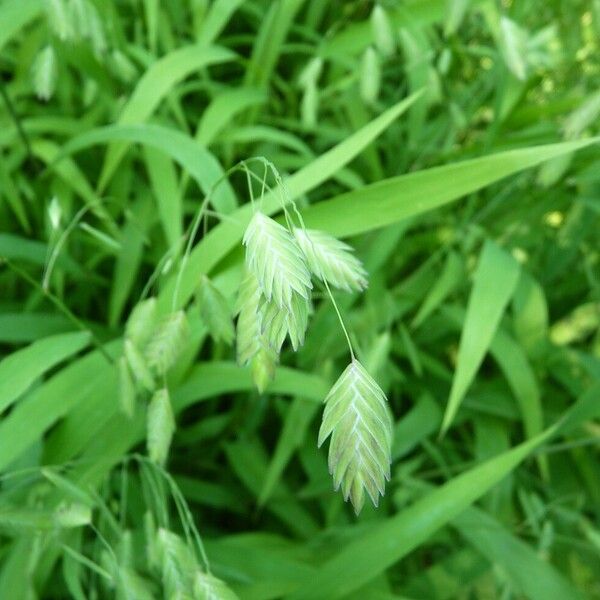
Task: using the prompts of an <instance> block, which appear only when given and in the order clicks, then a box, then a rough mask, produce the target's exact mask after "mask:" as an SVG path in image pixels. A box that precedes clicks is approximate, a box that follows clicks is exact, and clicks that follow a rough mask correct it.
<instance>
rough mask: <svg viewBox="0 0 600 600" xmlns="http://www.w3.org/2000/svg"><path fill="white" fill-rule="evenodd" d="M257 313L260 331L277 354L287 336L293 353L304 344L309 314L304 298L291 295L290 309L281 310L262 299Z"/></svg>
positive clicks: (308, 307)
mask: <svg viewBox="0 0 600 600" xmlns="http://www.w3.org/2000/svg"><path fill="white" fill-rule="evenodd" d="M259 311H260V321H261V330H262V332H263V334H264V335H265V336H266V338H267V340H268V341H269V344H270V345H271V346H272V347H273V348H274V349H275V350H276V351H277V352H280V351H281V346H282V345H283V342H284V340H285V338H286V336H289V338H290V342H291V344H292V348H293V349H294V351H297V350H298V348H299V347H300V346H302V345H303V344H304V337H305V335H306V328H307V327H308V315H309V313H310V303H309V302H308V300H306V298H303V297H302V296H300V295H299V294H292V301H291V306H290V308H289V309H285V308H284V309H281V308H279V307H278V306H277V305H276V304H275V303H274V302H273V301H271V302H269V301H268V300H266V299H265V298H264V297H263V298H261V304H260V307H259Z"/></svg>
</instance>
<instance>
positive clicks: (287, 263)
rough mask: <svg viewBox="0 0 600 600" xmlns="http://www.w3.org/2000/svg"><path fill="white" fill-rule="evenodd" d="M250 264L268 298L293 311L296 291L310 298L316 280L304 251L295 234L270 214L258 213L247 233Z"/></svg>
mask: <svg viewBox="0 0 600 600" xmlns="http://www.w3.org/2000/svg"><path fill="white" fill-rule="evenodd" d="M243 241H244V245H245V246H246V265H247V267H248V270H249V271H251V272H253V273H254V274H255V275H256V278H257V279H258V282H259V285H260V288H261V290H262V293H263V295H264V297H265V298H266V299H267V300H269V301H271V300H273V301H274V302H275V304H276V305H277V306H278V307H279V308H285V309H288V310H292V309H293V306H292V302H293V296H294V294H299V295H300V296H301V297H302V298H304V299H305V300H308V299H309V298H310V290H311V289H312V283H311V281H310V273H309V271H308V268H307V266H306V263H305V262H304V257H303V255H302V252H301V251H300V249H299V248H298V245H297V244H296V242H295V241H294V238H293V237H292V235H291V233H290V232H289V231H288V230H287V229H286V228H285V227H283V226H282V225H280V224H279V223H277V222H276V221H274V220H273V219H271V218H270V217H268V216H266V215H264V214H262V213H261V212H256V213H255V214H254V216H253V217H252V220H251V221H250V223H249V224H248V228H247V229H246V233H245V234H244V240H243Z"/></svg>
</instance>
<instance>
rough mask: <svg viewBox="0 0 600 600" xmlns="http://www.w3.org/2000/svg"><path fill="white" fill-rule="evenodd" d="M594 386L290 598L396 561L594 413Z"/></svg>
mask: <svg viewBox="0 0 600 600" xmlns="http://www.w3.org/2000/svg"><path fill="white" fill-rule="evenodd" d="M599 391H600V386H595V388H593V389H590V390H589V392H588V393H587V394H585V395H584V396H582V397H581V398H580V399H579V400H578V401H577V402H576V403H575V404H574V405H573V406H572V408H571V409H570V410H569V411H568V413H567V414H566V415H565V417H563V418H562V419H561V420H560V421H559V423H557V424H556V425H553V426H552V427H550V428H549V429H547V430H546V431H544V433H542V434H541V435H539V436H537V437H536V438H534V439H531V440H528V441H526V442H524V443H523V444H520V445H519V446H516V447H515V448H512V449H511V450H509V451H508V452H505V453H503V454H501V455H500V456H497V457H495V458H493V459H491V460H488V461H486V462H485V463H483V464H482V465H480V466H477V467H475V468H473V469H470V470H469V471H467V472H466V473H463V474H462V475H459V476H457V477H455V478H454V479H452V480H451V481H449V482H448V483H446V484H444V485H443V486H441V487H440V488H438V489H436V490H435V491H433V492H431V493H430V494H427V495H426V496H425V497H424V498H422V499H420V500H418V501H417V502H415V503H414V504H413V505H412V506H410V507H409V508H407V509H405V510H403V511H402V512H400V513H398V514H397V515H395V516H393V517H391V518H389V519H386V520H385V521H382V522H380V523H378V524H376V525H374V526H373V527H372V528H371V529H370V530H368V531H366V532H364V533H363V534H362V535H361V536H357V539H355V540H354V541H352V542H350V543H348V544H346V546H345V547H344V548H343V549H342V550H340V551H339V552H338V553H337V554H335V555H334V556H333V557H332V558H331V559H329V560H328V561H326V562H325V563H324V564H323V566H322V567H321V568H320V569H319V571H318V572H317V574H316V575H315V576H314V577H312V578H311V582H310V586H304V587H303V588H302V589H300V590H298V591H297V592H295V593H294V594H292V595H291V596H290V598H293V600H300V599H301V598H302V599H309V598H310V599H312V598H315V599H317V598H331V599H334V598H341V597H343V596H345V595H346V594H348V593H350V592H352V591H353V590H355V589H357V588H359V587H360V586H362V585H363V584H365V583H366V582H368V581H370V580H371V579H373V578H374V577H376V576H377V575H379V574H380V573H382V572H383V571H384V570H385V569H387V568H388V567H390V566H392V565H393V564H395V563H397V562H398V561H399V560H400V559H402V558H403V557H404V556H406V555H407V554H408V553H409V552H411V551H412V550H413V549H415V548H417V547H418V546H420V545H421V544H422V543H423V542H425V541H426V540H427V539H429V537H430V536H431V535H432V534H434V533H435V532H436V531H437V530H438V529H440V527H443V526H444V525H446V524H447V523H448V522H450V521H451V520H452V519H454V518H455V517H458V516H459V515H460V514H461V513H462V512H463V511H464V510H465V509H466V508H468V507H469V506H470V505H471V504H472V503H473V502H474V501H475V500H477V499H478V498H480V497H481V496H483V495H484V494H485V493H486V492H487V491H488V490H490V489H491V488H492V487H493V486H494V485H496V484H497V483H498V482H499V481H501V480H502V479H503V478H504V477H505V476H506V475H508V474H509V473H510V472H511V471H513V470H514V469H515V468H516V467H517V466H518V465H519V464H520V463H521V462H522V461H523V460H524V459H525V458H527V456H529V455H530V454H531V453H532V452H533V451H534V450H535V449H536V448H537V447H538V446H540V445H541V444H543V443H545V442H546V441H548V440H549V439H550V438H551V437H553V436H555V435H557V434H558V433H566V432H568V431H571V430H572V429H573V428H575V427H577V426H579V425H580V424H581V423H582V422H583V421H585V420H586V419H589V418H591V417H592V416H594V415H596V416H597V415H598V414H600V407H599V406H598V402H597V394H598V392H599ZM382 549H385V552H383V551H382Z"/></svg>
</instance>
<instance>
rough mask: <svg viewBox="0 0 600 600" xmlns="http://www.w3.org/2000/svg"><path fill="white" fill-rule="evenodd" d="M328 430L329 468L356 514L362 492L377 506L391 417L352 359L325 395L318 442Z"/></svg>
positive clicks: (388, 449) (386, 461)
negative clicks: (329, 438) (329, 439)
mask: <svg viewBox="0 0 600 600" xmlns="http://www.w3.org/2000/svg"><path fill="white" fill-rule="evenodd" d="M330 435H331V441H330V445H329V471H330V473H331V474H332V475H333V484H334V488H335V489H336V490H337V489H338V488H339V487H340V486H341V488H342V492H343V494H344V499H345V500H348V498H349V499H350V502H352V505H353V506H354V510H355V512H356V514H358V513H359V512H360V511H361V509H362V507H363V504H364V499H365V494H364V491H365V490H367V493H368V494H369V496H370V497H371V500H372V501H373V504H374V505H375V506H377V504H378V501H379V495H382V496H383V494H384V492H385V481H386V479H387V480H389V478H390V463H391V444H392V421H391V417H390V413H389V411H388V408H387V399H386V397H385V394H384V393H383V391H382V390H381V388H380V387H379V386H378V385H377V383H376V382H375V381H374V379H373V378H372V377H371V376H370V375H369V374H368V373H367V371H366V370H365V368H364V367H363V366H362V365H361V364H360V363H359V362H358V361H357V360H356V359H353V360H352V362H351V363H350V364H349V365H348V367H347V368H346V370H345V371H344V372H343V373H342V375H341V376H340V378H339V379H338V380H337V381H336V383H335V384H334V385H333V387H332V388H331V390H330V392H329V394H327V397H326V398H325V411H324V414H323V422H322V424H321V429H320V430H319V441H318V444H319V447H320V446H321V445H322V444H323V442H324V441H325V440H326V439H327V438H328V437H329V436H330Z"/></svg>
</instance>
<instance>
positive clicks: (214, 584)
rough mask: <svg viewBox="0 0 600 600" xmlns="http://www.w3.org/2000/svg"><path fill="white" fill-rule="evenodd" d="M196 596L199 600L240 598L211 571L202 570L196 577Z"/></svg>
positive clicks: (232, 599) (233, 599) (235, 599)
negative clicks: (204, 571)
mask: <svg viewBox="0 0 600 600" xmlns="http://www.w3.org/2000/svg"><path fill="white" fill-rule="evenodd" d="M194 598H195V599H197V600H238V596H237V595H236V594H235V593H234V592H233V591H232V590H231V589H230V588H228V587H227V585H226V584H225V583H224V582H223V581H221V580H220V579H217V578H216V577H215V576H214V575H211V574H210V573H203V572H201V571H199V572H197V573H196V576H195V578H194Z"/></svg>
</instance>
